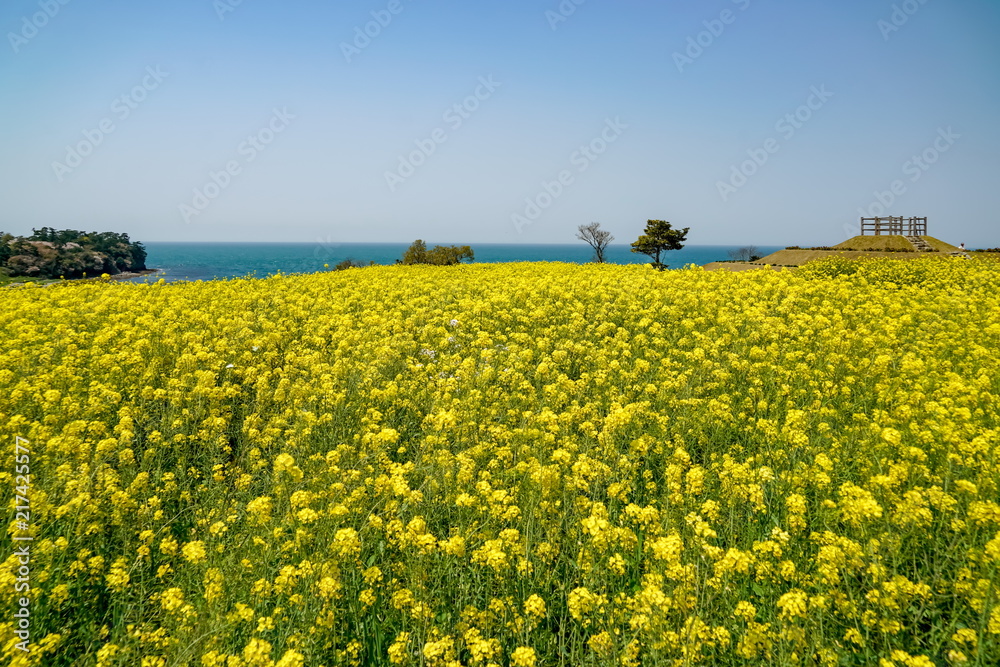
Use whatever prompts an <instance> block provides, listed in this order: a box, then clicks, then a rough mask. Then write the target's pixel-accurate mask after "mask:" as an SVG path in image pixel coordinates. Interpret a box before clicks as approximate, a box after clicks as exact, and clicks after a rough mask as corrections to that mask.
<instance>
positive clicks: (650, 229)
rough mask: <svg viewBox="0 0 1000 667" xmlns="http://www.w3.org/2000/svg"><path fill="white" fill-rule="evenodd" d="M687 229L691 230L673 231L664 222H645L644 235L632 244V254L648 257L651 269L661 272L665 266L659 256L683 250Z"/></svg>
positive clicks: (670, 226)
mask: <svg viewBox="0 0 1000 667" xmlns="http://www.w3.org/2000/svg"><path fill="white" fill-rule="evenodd" d="M689 229H691V228H690V227H685V228H684V229H673V227H672V225H671V224H670V223H669V222H667V221H666V220H647V221H646V230H645V234H643V235H642V236H640V237H639V240H637V241H636V242H634V243H633V244H632V252H640V253H642V254H643V255H649V256H650V257H651V258H652V260H653V261H652V265H653V268H654V269H658V270H660V271H662V270H664V269H666V268H667V265H666V264H663V263H662V262H661V261H660V255H661V254H662V253H664V252H667V251H669V250H680V249H681V248H683V247H684V241H686V240H687V233H688V230H689Z"/></svg>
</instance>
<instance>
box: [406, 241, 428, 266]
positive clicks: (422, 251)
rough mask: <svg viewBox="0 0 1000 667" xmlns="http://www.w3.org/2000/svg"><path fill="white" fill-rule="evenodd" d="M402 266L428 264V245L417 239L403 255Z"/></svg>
mask: <svg viewBox="0 0 1000 667" xmlns="http://www.w3.org/2000/svg"><path fill="white" fill-rule="evenodd" d="M400 263H401V264H426V263H427V244H426V243H424V242H423V241H422V240H420V239H417V240H416V241H414V242H413V243H411V244H410V247H409V248H407V249H406V252H404V253H403V259H402V260H400Z"/></svg>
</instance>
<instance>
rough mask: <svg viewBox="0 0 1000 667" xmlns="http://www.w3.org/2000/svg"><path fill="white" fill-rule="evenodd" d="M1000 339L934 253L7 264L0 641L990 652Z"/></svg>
mask: <svg viewBox="0 0 1000 667" xmlns="http://www.w3.org/2000/svg"><path fill="white" fill-rule="evenodd" d="M998 352H1000V264H998V263H996V262H985V261H984V262H980V261H964V260H959V259H955V260H951V259H941V260H933V259H928V260H920V261H909V262H904V261H893V260H879V261H871V262H855V263H852V262H848V261H844V260H834V261H829V262H825V263H821V264H819V265H817V266H815V267H807V268H806V269H803V270H800V271H798V272H770V271H756V272H747V273H727V272H705V271H703V270H701V269H697V268H689V269H685V270H681V271H672V272H656V271H653V270H651V269H649V268H647V267H639V266H598V265H589V266H575V265H568V264H509V265H472V266H459V267H421V266H413V267H398V266H392V267H373V268H366V269H352V270H348V271H340V272H333V273H324V274H318V275H306V276H277V277H272V278H269V279H265V280H231V281H220V282H209V283H200V282H199V283H178V284H162V283H160V284H150V285H134V284H114V283H103V284H102V283H89V284H67V285H57V286H53V287H47V288H41V287H24V288H9V289H4V290H3V291H2V292H0V440H2V443H3V449H2V452H3V454H2V456H0V461H2V469H0V482H2V488H3V494H4V495H3V498H4V499H5V502H6V504H7V506H8V510H9V511H8V527H7V534H8V537H9V538H11V539H6V540H5V541H4V544H5V545H7V546H6V547H5V550H6V553H4V554H2V555H0V561H2V565H0V599H2V606H3V608H4V609H7V610H11V611H9V612H5V614H4V615H3V616H2V617H0V644H2V654H3V656H2V660H3V663H4V664H10V665H14V666H15V667H21V666H25V665H46V666H57V667H68V666H70V665H73V666H76V665H88V666H90V665H97V666H100V667H111V666H113V665H114V666H121V667H167V666H173V665H194V666H200V667H303V666H313V665H318V666H319V665H321V666H326V667H332V666H334V665H390V664H391V665H427V666H429V667H438V666H440V667H445V666H454V667H457V666H458V665H467V666H470V667H471V666H483V667H486V666H489V665H494V666H508V665H513V666H515V667H531V666H533V665H535V666H538V667H542V666H546V665H621V666H629V665H695V664H705V665H751V664H775V665H830V666H832V665H877V666H879V667H892V666H899V667H903V666H907V667H931V666H934V665H937V666H942V665H960V664H969V665H996V664H998V663H1000V601H998V593H1000V590H998V589H1000V504H998V500H1000V457H998V453H1000V439H998V436H1000V420H998V414H1000V354H998ZM17 438H23V439H25V441H26V442H27V443H28V444H27V445H26V447H27V448H28V449H30V470H31V478H30V488H27V489H22V490H23V491H24V492H25V493H26V494H27V495H26V496H25V498H26V499H27V500H29V501H30V522H25V523H28V524H29V525H28V527H27V528H25V525H24V524H19V523H18V519H17V516H16V514H17V513H16V511H15V509H16V506H17V505H18V503H20V502H21V501H18V500H15V488H17V486H18V484H19V482H18V481H17V479H16V478H17V474H16V468H17V464H16V461H15V440H16V439H17ZM22 481H23V480H22ZM17 495H21V494H20V492H18V494H17ZM25 530H26V531H27V532H21V531H25ZM17 534H24V535H30V536H31V537H32V538H33V540H31V541H30V553H31V557H30V565H29V569H30V576H29V577H28V579H29V580H30V590H29V592H28V593H27V594H28V595H30V596H31V605H30V612H31V617H30V633H31V650H30V651H29V652H27V653H26V652H24V651H22V650H20V649H19V648H18V647H17V643H18V642H19V641H20V640H19V638H18V636H17V635H16V634H15V630H16V629H17V627H18V625H17V624H18V621H17V619H15V618H14V615H13V613H14V612H13V610H14V609H16V608H17V605H18V599H19V598H21V597H23V596H24V595H25V594H26V593H24V592H16V590H15V587H16V584H17V582H18V579H19V572H20V573H21V574H23V571H22V570H20V569H19V568H20V567H21V565H22V564H23V560H19V557H18V556H17V555H15V554H14V549H15V548H16V546H17V545H21V544H24V543H25V542H14V541H12V538H13V536H15V535H17Z"/></svg>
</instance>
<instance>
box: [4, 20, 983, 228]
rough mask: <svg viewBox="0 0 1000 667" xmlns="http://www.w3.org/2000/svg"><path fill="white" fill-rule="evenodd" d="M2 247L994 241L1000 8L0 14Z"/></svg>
mask: <svg viewBox="0 0 1000 667" xmlns="http://www.w3.org/2000/svg"><path fill="white" fill-rule="evenodd" d="M0 33H2V34H3V44H2V45H0V118H2V120H3V122H2V123H0V146H2V147H3V151H2V153H0V182H2V183H3V186H2V193H3V194H2V202H3V205H2V208H0V230H4V231H8V232H12V233H15V234H27V233H30V230H31V228H32V227H42V226H53V227H58V228H65V227H69V228H73V229H85V230H98V231H104V230H111V231H118V232H127V233H128V234H129V235H130V236H131V237H132V238H133V239H134V240H140V241H147V242H149V241H300V242H313V241H323V242H327V243H331V242H375V241H393V242H409V241H412V240H413V239H415V238H418V237H419V238H424V239H426V240H428V241H430V242H436V243H476V242H480V243H571V242H574V238H573V236H574V233H575V230H576V228H577V226H578V225H580V224H585V223H588V222H592V221H599V222H601V223H602V224H603V226H604V227H605V228H607V229H609V230H610V231H611V232H612V233H613V234H614V235H615V236H616V243H627V242H629V241H632V240H634V239H635V238H636V237H637V236H638V234H639V233H641V230H642V227H643V225H644V223H645V221H646V220H647V219H649V218H659V219H666V220H669V221H671V222H672V223H674V225H675V227H690V228H691V233H690V235H689V237H688V242H689V243H692V244H745V243H755V244H758V245H791V244H795V245H821V244H822V245H826V244H834V243H837V242H839V241H842V240H844V239H845V238H847V237H848V236H851V235H853V233H855V232H854V230H855V229H856V226H857V223H858V219H859V218H860V217H861V215H862V214H865V215H896V216H900V215H901V216H921V217H923V216H927V217H928V218H929V224H930V230H929V231H930V234H931V235H932V236H937V237H939V238H942V239H944V240H946V241H950V242H952V243H956V244H957V243H960V242H965V243H966V244H967V245H969V246H971V247H978V246H1000V225H998V224H997V223H998V222H1000V221H998V219H997V212H996V211H997V208H998V207H997V205H996V204H997V194H996V193H997V182H998V177H1000V123H998V122H997V121H998V119H1000V76H998V74H1000V40H998V39H997V38H996V35H997V34H998V33H1000V3H997V2H995V0H950V1H948V2H945V1H944V0H905V1H901V0H892V1H890V0H874V1H872V0H842V1H840V2H833V1H832V0H828V1H825V2H824V1H821V0H796V1H792V0H772V1H770V2H767V1H765V0H711V1H708V2H684V3H669V4H668V3H663V4H660V3H653V2H648V1H640V0H618V1H617V2H610V1H607V0H562V1H561V2H560V0H538V1H537V2H528V1H525V0H505V1H500V0H477V2H470V3H457V2H442V1H435V0H366V1H364V2H342V3H326V2H318V1H315V0H302V1H301V2H297V3H284V4H282V3H277V2H268V1H266V0H242V1H239V0H176V1H175V2H171V3H161V2H152V1H151V0H133V1H131V2H113V1H107V0H106V1H101V0H93V1H91V2H84V1H83V0H29V1H24V0H8V2H6V3H4V5H3V7H2V8H0Z"/></svg>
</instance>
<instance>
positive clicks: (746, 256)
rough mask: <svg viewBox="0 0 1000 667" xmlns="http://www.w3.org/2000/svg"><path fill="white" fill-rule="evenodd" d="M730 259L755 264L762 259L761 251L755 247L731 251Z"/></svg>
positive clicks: (750, 246) (749, 246)
mask: <svg viewBox="0 0 1000 667" xmlns="http://www.w3.org/2000/svg"><path fill="white" fill-rule="evenodd" d="M729 257H730V259H733V260H735V261H737V262H753V261H755V260H758V259H760V249H759V248H758V247H757V246H755V245H748V246H744V247H742V248H738V249H736V250H730V251H729Z"/></svg>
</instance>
